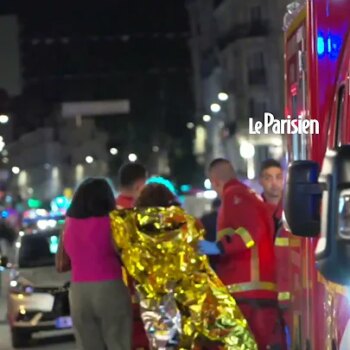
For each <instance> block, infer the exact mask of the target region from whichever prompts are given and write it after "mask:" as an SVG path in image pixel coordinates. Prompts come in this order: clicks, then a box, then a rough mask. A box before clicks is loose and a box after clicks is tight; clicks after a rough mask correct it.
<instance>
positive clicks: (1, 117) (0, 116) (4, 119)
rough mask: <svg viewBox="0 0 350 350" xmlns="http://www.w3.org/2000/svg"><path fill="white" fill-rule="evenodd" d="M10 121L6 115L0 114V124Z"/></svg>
mask: <svg viewBox="0 0 350 350" xmlns="http://www.w3.org/2000/svg"><path fill="white" fill-rule="evenodd" d="M9 120H10V118H9V116H8V115H6V114H0V123H1V124H6V123H8V121H9Z"/></svg>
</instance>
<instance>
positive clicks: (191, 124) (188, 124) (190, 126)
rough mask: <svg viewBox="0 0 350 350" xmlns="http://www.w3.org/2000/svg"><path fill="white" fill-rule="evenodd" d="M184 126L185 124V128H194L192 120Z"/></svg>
mask: <svg viewBox="0 0 350 350" xmlns="http://www.w3.org/2000/svg"><path fill="white" fill-rule="evenodd" d="M186 126H187V129H190V130H191V129H193V128H194V124H193V123H192V122H189V123H187V124H186Z"/></svg>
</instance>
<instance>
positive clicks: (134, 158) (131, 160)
mask: <svg viewBox="0 0 350 350" xmlns="http://www.w3.org/2000/svg"><path fill="white" fill-rule="evenodd" d="M128 159H129V161H130V162H136V161H137V155H136V154H135V153H130V154H129V156H128Z"/></svg>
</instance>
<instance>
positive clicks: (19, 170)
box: [12, 166, 21, 175]
mask: <svg viewBox="0 0 350 350" xmlns="http://www.w3.org/2000/svg"><path fill="white" fill-rule="evenodd" d="M12 172H13V173H14V174H15V175H18V174H19V173H20V172H21V169H20V168H19V167H18V166H14V167H12Z"/></svg>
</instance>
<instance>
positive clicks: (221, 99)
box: [218, 92, 228, 102]
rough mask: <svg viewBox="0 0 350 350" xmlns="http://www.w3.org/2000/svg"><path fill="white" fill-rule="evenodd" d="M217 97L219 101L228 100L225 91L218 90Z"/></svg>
mask: <svg viewBox="0 0 350 350" xmlns="http://www.w3.org/2000/svg"><path fill="white" fill-rule="evenodd" d="M218 99H219V100H220V101H223V102H225V101H227V100H228V95H227V93H226V92H220V93H219V94H218Z"/></svg>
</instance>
